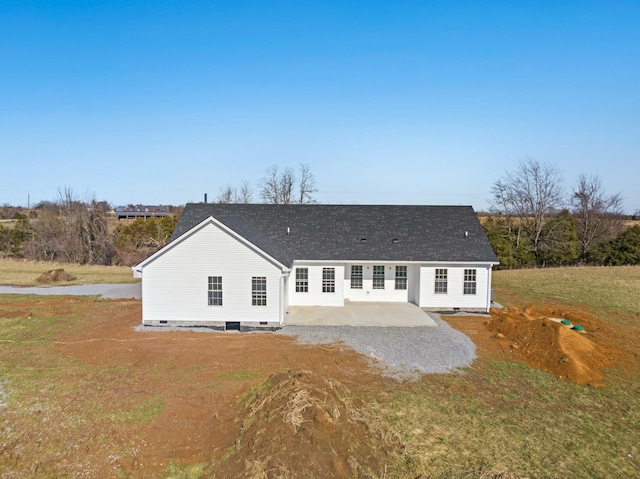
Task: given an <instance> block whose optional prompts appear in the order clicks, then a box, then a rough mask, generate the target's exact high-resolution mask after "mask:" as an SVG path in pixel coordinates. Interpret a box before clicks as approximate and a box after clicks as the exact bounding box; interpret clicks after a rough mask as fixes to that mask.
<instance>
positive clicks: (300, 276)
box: [296, 268, 309, 293]
mask: <svg viewBox="0 0 640 479" xmlns="http://www.w3.org/2000/svg"><path fill="white" fill-rule="evenodd" d="M308 292H309V268H296V293H308Z"/></svg>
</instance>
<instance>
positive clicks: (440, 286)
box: [433, 268, 449, 294]
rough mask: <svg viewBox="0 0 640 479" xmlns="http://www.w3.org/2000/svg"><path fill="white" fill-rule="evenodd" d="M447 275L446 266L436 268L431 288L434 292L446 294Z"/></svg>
mask: <svg viewBox="0 0 640 479" xmlns="http://www.w3.org/2000/svg"><path fill="white" fill-rule="evenodd" d="M448 276H449V271H448V270H447V268H436V271H435V285H434V290H433V292H434V293H435V294H447V290H448V284H447V283H448Z"/></svg>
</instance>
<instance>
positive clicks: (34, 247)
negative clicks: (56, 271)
mask: <svg viewBox="0 0 640 479" xmlns="http://www.w3.org/2000/svg"><path fill="white" fill-rule="evenodd" d="M58 196H59V198H58V201H57V202H56V203H55V206H54V207H53V208H51V207H49V208H45V209H43V210H42V211H41V212H40V214H39V217H38V221H37V222H34V225H33V232H32V238H31V241H30V242H29V243H28V244H27V245H26V246H25V249H26V251H27V252H28V255H29V257H30V258H32V259H42V260H56V261H62V262H66V263H81V264H84V263H88V264H106V265H108V264H111V263H112V261H113V257H114V255H115V249H114V247H113V240H112V237H111V234H110V233H109V231H108V229H107V210H108V208H109V207H108V205H107V204H106V203H105V202H98V201H96V200H95V198H93V197H89V196H87V198H86V199H85V200H84V201H82V200H80V199H78V198H77V197H76V196H75V194H74V193H73V190H72V189H71V188H65V189H64V190H59V191H58Z"/></svg>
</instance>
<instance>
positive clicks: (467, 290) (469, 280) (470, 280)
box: [463, 269, 476, 294]
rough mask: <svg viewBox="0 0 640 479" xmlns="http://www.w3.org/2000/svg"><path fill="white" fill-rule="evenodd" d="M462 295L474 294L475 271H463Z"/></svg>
mask: <svg viewBox="0 0 640 479" xmlns="http://www.w3.org/2000/svg"><path fill="white" fill-rule="evenodd" d="M463 293H464V294H476V270H475V269H465V270H464V291H463Z"/></svg>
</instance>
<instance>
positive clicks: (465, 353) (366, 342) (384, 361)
mask: <svg viewBox="0 0 640 479" xmlns="http://www.w3.org/2000/svg"><path fill="white" fill-rule="evenodd" d="M428 314H429V316H431V317H432V318H433V320H434V321H435V322H436V324H437V325H438V327H437V328H434V327H404V328H403V327H372V326H363V327H359V326H285V327H284V328H283V329H281V330H279V331H278V334H285V335H288V336H296V337H297V340H298V341H299V342H301V343H306V344H329V343H335V342H342V343H343V344H345V345H346V346H349V347H350V348H352V349H355V350H356V351H358V352H359V353H361V354H364V355H366V356H368V357H370V358H371V359H373V360H374V363H375V364H378V365H379V366H381V367H382V368H384V369H386V371H385V375H387V376H392V377H396V378H399V379H402V378H408V379H415V378H416V377H417V376H418V375H419V374H421V373H449V372H452V371H455V370H456V369H458V368H463V367H465V366H469V365H470V364H471V363H472V362H473V361H474V359H475V358H476V346H475V344H473V341H471V339H469V337H467V336H466V335H464V334H463V333H461V332H460V331H458V330H456V329H453V328H452V327H451V326H449V325H448V324H447V323H445V322H444V321H442V319H440V315H439V314H437V313H428Z"/></svg>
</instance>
